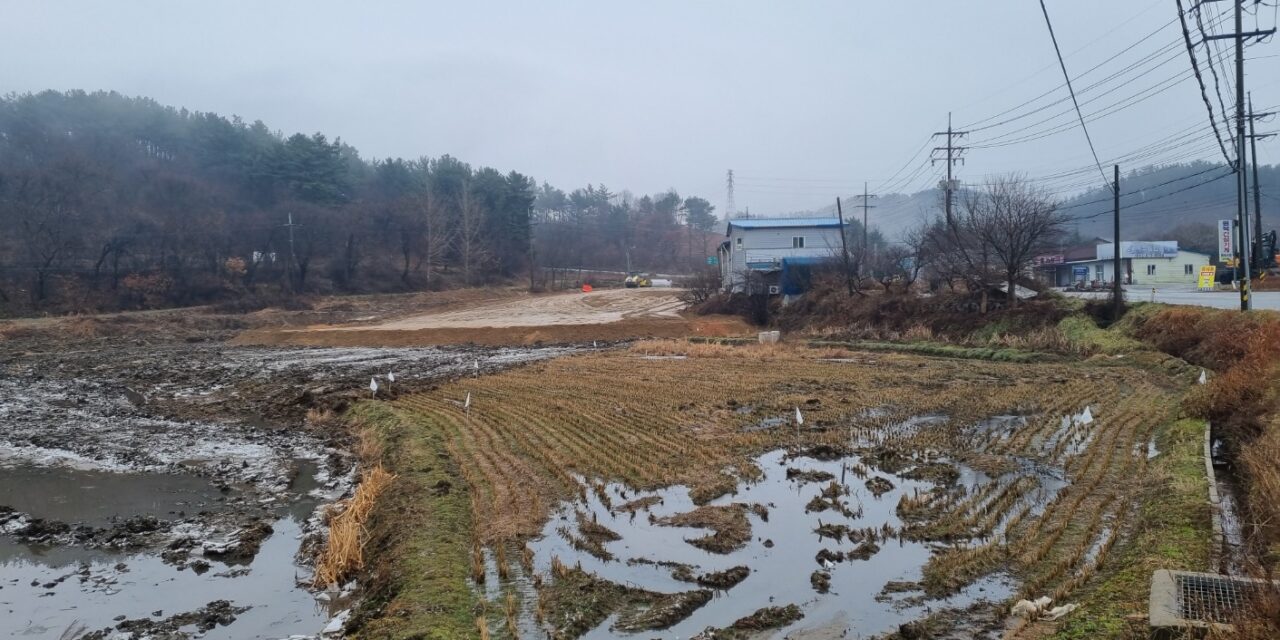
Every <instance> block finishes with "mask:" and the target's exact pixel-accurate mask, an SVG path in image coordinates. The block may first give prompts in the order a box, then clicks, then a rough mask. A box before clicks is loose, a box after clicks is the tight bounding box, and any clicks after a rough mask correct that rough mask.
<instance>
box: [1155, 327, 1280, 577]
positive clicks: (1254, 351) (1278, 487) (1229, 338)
mask: <svg viewBox="0 0 1280 640" xmlns="http://www.w3.org/2000/svg"><path fill="white" fill-rule="evenodd" d="M1133 332H1134V333H1135V335H1137V337H1139V338H1140V339H1143V340H1146V341H1147V342H1150V343H1151V344H1153V345H1154V346H1155V347H1156V348H1158V349H1160V350H1162V351H1165V352H1167V353H1169V354H1172V355H1175V356H1178V357H1181V358H1184V359H1186V360H1188V361H1190V362H1193V363H1195V364H1199V365H1201V366H1204V367H1207V368H1209V369H1212V370H1214V371H1216V372H1217V375H1214V376H1212V377H1211V378H1210V379H1209V383H1208V384H1206V385H1203V386H1197V387H1196V388H1195V389H1194V390H1193V391H1192V392H1191V393H1189V394H1188V396H1187V398H1186V400H1185V401H1184V403H1183V407H1184V409H1185V410H1186V411H1187V412H1188V413H1190V414H1191V415H1196V416H1201V417H1204V418H1207V419H1208V420H1210V421H1211V422H1212V423H1213V425H1214V429H1215V432H1217V433H1219V434H1220V435H1223V436H1225V437H1226V440H1227V445H1228V451H1229V452H1230V453H1232V454H1233V455H1234V456H1235V459H1236V462H1237V463H1238V465H1237V468H1238V469H1239V471H1240V476H1241V480H1242V482H1243V484H1244V487H1245V491H1246V500H1245V503H1246V507H1247V517H1248V518H1249V519H1250V521H1251V523H1252V524H1254V525H1255V527H1251V529H1253V531H1254V532H1255V535H1254V536H1253V539H1252V540H1250V542H1251V544H1252V546H1253V548H1254V551H1255V552H1258V553H1257V555H1258V556H1259V557H1258V559H1257V560H1258V562H1257V564H1260V565H1262V566H1263V569H1262V571H1265V570H1268V569H1269V570H1275V569H1276V568H1277V567H1280V466H1277V465H1276V463H1275V461H1276V460H1277V456H1278V455H1280V384H1277V383H1276V382H1275V381H1276V379H1277V373H1280V314H1276V313H1272V312H1265V311H1259V312H1253V313H1250V314H1247V315H1246V314H1241V313H1239V312H1235V311H1220V310H1211V309H1191V308H1175V309H1168V310H1163V311H1160V312H1158V313H1152V314H1148V315H1146V316H1144V317H1141V318H1139V319H1138V320H1136V321H1135V322H1134V328H1133Z"/></svg>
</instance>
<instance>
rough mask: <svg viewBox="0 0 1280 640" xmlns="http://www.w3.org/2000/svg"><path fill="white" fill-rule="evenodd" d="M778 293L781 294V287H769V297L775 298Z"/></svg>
mask: <svg viewBox="0 0 1280 640" xmlns="http://www.w3.org/2000/svg"><path fill="white" fill-rule="evenodd" d="M779 293H782V288H781V287H779V286H778V285H776V284H771V285H769V295H771V296H776V295H778V294H779Z"/></svg>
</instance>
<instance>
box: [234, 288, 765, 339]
mask: <svg viewBox="0 0 1280 640" xmlns="http://www.w3.org/2000/svg"><path fill="white" fill-rule="evenodd" d="M683 307H684V303H683V302H682V301H681V300H680V298H679V292H678V291H674V290H670V289H640V290H637V289H614V290H606V291H596V292H592V293H581V292H574V293H562V294H547V295H536V296H527V295H526V296H518V297H514V298H509V299H503V300H497V301H486V302H478V303H475V304H456V305H453V306H452V307H451V308H448V309H441V310H433V311H431V312H429V313H425V314H418V315H410V316H406V317H402V318H398V319H396V320H393V321H390V322H381V323H371V322H356V323H351V324H345V325H313V326H307V327H283V328H281V327H264V328H259V329H253V330H249V331H246V332H244V333H242V334H241V335H239V336H238V337H236V339H235V340H234V341H233V343H234V344H238V345H307V346H362V347H409V346H426V345H446V344H478V345H490V346H497V345H534V344H568V343H585V342H592V341H606V342H607V341H616V340H629V339H634V338H676V337H685V336H690V335H713V336H722V335H740V334H746V333H750V332H751V331H752V329H751V327H750V326H749V325H747V324H746V323H745V322H743V321H741V320H740V319H738V318H735V317H730V316H694V315H688V314H684V313H682V312H681V309H682V308H683Z"/></svg>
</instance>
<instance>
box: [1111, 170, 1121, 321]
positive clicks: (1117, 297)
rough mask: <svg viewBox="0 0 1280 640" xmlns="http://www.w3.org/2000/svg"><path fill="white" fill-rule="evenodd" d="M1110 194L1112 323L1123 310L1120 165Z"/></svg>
mask: <svg viewBox="0 0 1280 640" xmlns="http://www.w3.org/2000/svg"><path fill="white" fill-rule="evenodd" d="M1111 192H1112V193H1114V194H1115V238H1114V240H1113V241H1112V244H1113V245H1114V246H1115V248H1116V250H1115V255H1114V256H1113V257H1112V259H1113V260H1114V262H1112V263H1111V269H1112V272H1113V273H1112V276H1111V279H1112V280H1115V282H1114V283H1113V285H1114V286H1115V294H1114V297H1113V299H1112V301H1111V304H1112V305H1113V306H1112V313H1111V320H1112V322H1114V321H1116V320H1119V319H1120V313H1121V312H1122V311H1123V310H1124V308H1123V307H1124V290H1123V289H1121V288H1120V282H1121V279H1122V276H1121V275H1120V165H1116V166H1115V178H1114V180H1113V181H1112V182H1111Z"/></svg>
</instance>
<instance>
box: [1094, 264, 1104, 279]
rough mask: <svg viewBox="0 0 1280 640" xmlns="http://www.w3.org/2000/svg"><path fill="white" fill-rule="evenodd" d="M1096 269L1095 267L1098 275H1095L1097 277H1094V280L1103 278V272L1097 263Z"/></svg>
mask: <svg viewBox="0 0 1280 640" xmlns="http://www.w3.org/2000/svg"><path fill="white" fill-rule="evenodd" d="M1096 269H1097V272H1098V277H1097V278H1095V280H1103V279H1104V278H1103V275H1102V274H1103V272H1102V265H1098V266H1097V267H1096Z"/></svg>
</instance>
